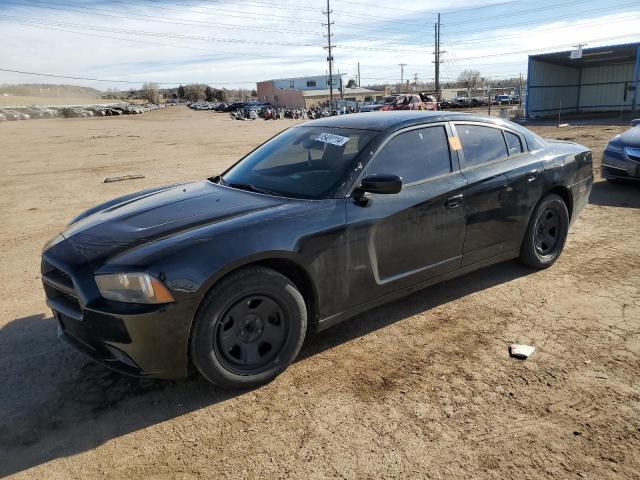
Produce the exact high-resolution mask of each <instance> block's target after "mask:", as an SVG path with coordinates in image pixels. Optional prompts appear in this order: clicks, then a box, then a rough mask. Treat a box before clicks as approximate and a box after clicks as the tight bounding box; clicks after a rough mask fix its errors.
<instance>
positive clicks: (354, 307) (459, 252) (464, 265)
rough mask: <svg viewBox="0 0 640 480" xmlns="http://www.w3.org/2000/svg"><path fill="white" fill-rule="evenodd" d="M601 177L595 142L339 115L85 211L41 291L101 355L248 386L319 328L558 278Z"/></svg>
mask: <svg viewBox="0 0 640 480" xmlns="http://www.w3.org/2000/svg"><path fill="white" fill-rule="evenodd" d="M592 182H593V176H592V165H591V152H590V151H589V150H587V149H586V148H585V147H582V146H580V145H576V144H574V143H568V142H558V141H545V140H543V139H541V138H540V137H538V136H537V135H535V134H534V133H532V132H530V131H529V130H527V129H525V128H522V127H520V126H518V125H516V124H513V123H510V122H505V121H501V120H499V119H496V118H487V117H482V116H476V115H469V114H455V113H447V112H411V111H407V112H391V113H367V114H355V115H345V116H339V117H331V118H326V119H321V120H316V121H311V122H306V123H303V124H300V125H297V126H295V127H292V128H289V129H288V130H285V131H284V132H282V133H280V134H279V135H277V136H276V137H274V138H272V139H271V140H269V141H267V142H266V143H264V144H263V145H261V146H260V147H258V148H257V149H255V150H254V151H252V152H251V153H249V154H248V155H247V156H245V157H244V158H243V159H242V160H240V161H239V162H238V163H236V164H235V165H233V166H232V167H231V168H229V169H228V170H227V171H225V172H224V173H222V174H221V175H219V176H216V177H213V178H210V179H209V180H203V181H198V182H193V183H185V184H179V185H172V186H166V187H161V188H156V189H153V190H147V191H144V192H140V193H135V194H132V195H127V196H125V197H121V198H118V199H115V200H112V201H110V202H107V203H104V204H102V205H99V206H97V207H94V208H92V209H90V210H88V211H86V212H84V213H82V214H81V215H80V216H78V217H77V218H75V219H74V220H73V221H72V222H71V224H70V225H69V226H68V227H67V228H66V229H65V230H64V231H63V232H62V233H61V234H60V235H58V236H57V237H55V238H54V239H52V240H51V241H50V242H49V243H48V244H47V245H46V247H45V249H44V252H43V255H42V280H43V284H44V289H45V292H46V296H47V303H48V304H49V306H50V307H51V308H52V309H53V312H54V315H55V318H56V319H57V321H58V322H59V334H60V336H61V337H62V338H64V339H66V340H67V341H68V342H69V343H71V344H72V345H73V346H75V347H76V348H77V349H78V350H80V351H82V352H84V353H86V354H87V355H89V356H90V357H91V358H93V359H95V360H97V361H98V362H101V363H102V364H104V365H106V366H108V367H110V368H113V369H115V370H118V371H120V372H124V373H128V374H132V375H145V376H150V377H157V378H175V377H180V376H184V375H186V374H187V373H188V371H189V367H190V366H191V365H193V366H194V367H195V368H196V369H197V370H198V371H199V372H200V373H201V374H202V375H203V376H204V377H206V378H207V379H208V380H210V381H211V382H213V383H215V384H217V385H219V386H222V387H226V388H243V387H251V386H255V385H259V384H262V383H264V382H267V381H269V380H271V379H273V378H274V377H275V376H276V375H278V374H279V373H281V372H282V371H283V370H284V369H285V368H286V367H287V366H288V365H289V364H290V363H291V362H292V361H293V360H294V359H295V358H296V355H297V354H298V352H299V350H300V348H301V346H302V343H303V340H304V338H305V335H306V334H307V331H318V330H322V329H325V328H327V327H329V326H332V325H335V324H336V323H338V322H340V321H343V320H345V319H347V318H349V317H352V316H353V315H355V314H358V313H360V312H363V311H365V310H367V309H370V308H372V307H374V306H377V305H380V304H382V303H385V302H389V301H391V300H393V299H396V298H398V297H401V296H403V295H406V294H408V293H411V292H413V291H415V290H418V289H420V288H423V287H426V286H428V285H431V284H434V283H437V282H440V281H442V280H445V279H450V278H452V277H455V276H458V275H461V274H464V273H466V272H469V271H471V270H475V269H477V268H480V267H483V266H486V265H490V264H493V263H496V262H500V261H504V260H507V259H513V258H519V259H520V261H521V262H522V263H524V264H525V265H527V266H529V267H531V268H535V269H540V268H546V267H549V266H550V265H551V264H553V263H554V262H555V261H556V259H557V258H558V256H559V255H560V252H561V251H562V249H563V246H564V243H565V238H566V236H567V230H568V229H569V226H570V224H571V222H572V221H573V220H574V219H575V218H576V217H577V216H578V214H579V212H580V211H581V210H582V208H583V207H584V205H585V204H586V203H587V198H588V195H589V192H590V190H591V185H592Z"/></svg>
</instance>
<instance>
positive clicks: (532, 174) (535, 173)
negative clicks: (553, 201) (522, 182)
mask: <svg viewBox="0 0 640 480" xmlns="http://www.w3.org/2000/svg"><path fill="white" fill-rule="evenodd" d="M526 177H527V180H528V181H529V182H533V181H534V180H535V179H536V178H538V171H537V170H531V171H530V172H527V174H526Z"/></svg>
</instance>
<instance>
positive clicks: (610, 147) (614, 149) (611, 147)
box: [605, 142, 622, 153]
mask: <svg viewBox="0 0 640 480" xmlns="http://www.w3.org/2000/svg"><path fill="white" fill-rule="evenodd" d="M605 150H609V151H610V152H615V153H622V147H621V146H619V145H612V144H611V142H609V143H607V148H605Z"/></svg>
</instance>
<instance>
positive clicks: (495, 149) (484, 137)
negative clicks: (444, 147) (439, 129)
mask: <svg viewBox="0 0 640 480" xmlns="http://www.w3.org/2000/svg"><path fill="white" fill-rule="evenodd" d="M456 131H457V132H458V137H459V138H460V143H461V144H462V152H463V153H464V163H465V167H473V166H475V165H480V164H482V163H487V162H492V161H494V160H498V159H500V158H505V157H506V156H507V155H508V152H507V146H506V144H505V142H504V137H503V136H502V130H500V129H498V128H492V127H482V126H479V125H460V124H457V125H456Z"/></svg>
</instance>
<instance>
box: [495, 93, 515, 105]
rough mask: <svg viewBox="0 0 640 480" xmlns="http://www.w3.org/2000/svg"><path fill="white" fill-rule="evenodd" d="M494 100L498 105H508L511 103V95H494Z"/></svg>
mask: <svg viewBox="0 0 640 480" xmlns="http://www.w3.org/2000/svg"><path fill="white" fill-rule="evenodd" d="M495 99H496V104H498V105H510V104H511V101H512V97H511V95H496V96H495Z"/></svg>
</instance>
